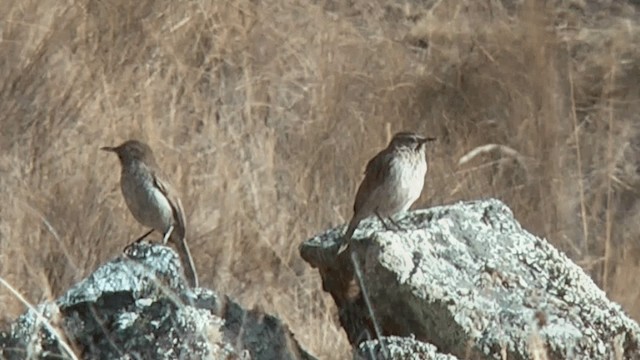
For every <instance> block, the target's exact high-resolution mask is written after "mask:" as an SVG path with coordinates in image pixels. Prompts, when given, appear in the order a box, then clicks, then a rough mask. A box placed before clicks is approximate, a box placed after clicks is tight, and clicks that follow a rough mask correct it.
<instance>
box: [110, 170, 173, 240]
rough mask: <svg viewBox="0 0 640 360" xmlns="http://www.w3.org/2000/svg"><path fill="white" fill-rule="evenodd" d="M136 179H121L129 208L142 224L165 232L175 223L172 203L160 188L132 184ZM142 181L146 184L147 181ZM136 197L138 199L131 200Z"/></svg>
mask: <svg viewBox="0 0 640 360" xmlns="http://www.w3.org/2000/svg"><path fill="white" fill-rule="evenodd" d="M135 180H136V179H134V178H132V177H123V178H122V179H121V185H122V192H123V194H124V198H125V201H126V203H127V206H128V207H129V210H130V211H131V213H132V214H133V216H134V217H135V218H136V220H138V222H140V223H141V224H143V225H145V226H148V227H150V228H153V229H155V230H156V231H158V232H160V233H164V232H165V231H166V230H167V229H168V228H169V227H170V226H171V225H172V224H173V210H172V209H171V204H170V203H169V201H168V200H167V198H166V197H165V196H164V194H163V193H162V192H160V190H158V189H156V188H155V187H153V186H142V184H132V183H131V182H133V181H135ZM142 183H144V184H145V185H146V182H142ZM150 185H151V184H150ZM134 198H135V199H138V201H131V200H129V199H134Z"/></svg>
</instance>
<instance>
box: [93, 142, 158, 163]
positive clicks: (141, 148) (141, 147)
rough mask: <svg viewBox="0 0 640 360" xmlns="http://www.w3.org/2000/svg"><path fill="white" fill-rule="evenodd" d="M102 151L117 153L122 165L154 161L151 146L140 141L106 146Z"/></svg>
mask: <svg viewBox="0 0 640 360" xmlns="http://www.w3.org/2000/svg"><path fill="white" fill-rule="evenodd" d="M100 149H101V150H104V151H110V152H114V153H116V155H118V158H119V159H120V161H121V162H122V163H128V162H132V161H152V160H153V151H151V148H150V147H149V145H147V144H145V143H143V142H141V141H138V140H127V141H125V142H123V143H122V144H120V145H119V146H115V147H112V146H105V147H102V148H100Z"/></svg>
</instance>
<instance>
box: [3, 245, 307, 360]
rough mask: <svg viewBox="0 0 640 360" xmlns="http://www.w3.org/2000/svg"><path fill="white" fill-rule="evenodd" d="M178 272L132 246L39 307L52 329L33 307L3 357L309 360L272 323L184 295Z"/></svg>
mask: <svg viewBox="0 0 640 360" xmlns="http://www.w3.org/2000/svg"><path fill="white" fill-rule="evenodd" d="M181 273H182V269H181V267H180V262H179V258H178V257H177V255H176V253H175V252H173V250H171V249H170V248H168V247H164V246H160V245H149V244H134V245H132V246H131V247H129V249H128V251H127V255H126V256H121V257H118V258H117V259H115V260H113V261H110V262H108V263H107V264H105V265H103V266H102V267H100V268H99V269H98V270H96V271H95V272H94V273H93V274H91V275H90V276H89V277H88V278H87V279H85V280H84V281H82V282H80V283H79V284H77V285H76V286H75V287H73V288H72V289H71V290H69V291H68V292H67V293H66V294H64V295H63V296H62V297H60V298H59V299H58V300H57V301H55V302H49V303H45V304H42V305H40V306H38V307H37V311H38V313H40V314H42V316H43V317H44V318H45V319H47V321H48V324H50V325H51V327H49V328H47V327H45V326H43V325H42V321H38V317H37V316H36V311H34V310H35V309H34V310H29V311H27V312H26V313H25V314H24V315H22V316H20V317H19V318H18V320H17V321H16V322H14V323H13V324H12V326H11V330H10V331H9V332H7V333H3V334H2V335H0V358H3V359H5V358H6V359H24V358H25V357H26V355H25V354H28V353H29V352H31V354H32V355H31V356H30V357H29V358H53V357H55V358H60V357H61V356H63V358H69V359H70V358H73V357H72V356H70V355H68V354H69V353H70V352H73V353H74V354H75V356H76V358H82V359H247V360H248V359H292V360H293V359H313V357H312V356H311V355H309V354H308V353H307V352H306V351H304V350H303V349H302V348H301V347H300V346H299V345H298V343H297V342H296V340H295V339H294V337H293V335H292V334H291V333H290V331H289V330H288V328H287V326H286V325H284V324H283V323H282V322H281V321H280V320H278V319H277V318H275V317H273V316H271V315H267V314H264V313H262V312H260V311H256V310H251V311H246V310H244V309H243V308H241V307H240V306H239V305H238V304H237V303H235V302H233V301H232V300H230V299H229V298H228V297H226V296H220V295H218V294H216V293H215V292H213V291H211V290H208V289H202V288H198V289H193V290H192V289H189V288H188V286H187V283H186V281H185V279H184V277H183V276H181V275H180V274H181ZM59 339H63V342H60V341H59ZM65 344H69V345H68V349H66V350H65V349H64V348H63V346H64V345H65Z"/></svg>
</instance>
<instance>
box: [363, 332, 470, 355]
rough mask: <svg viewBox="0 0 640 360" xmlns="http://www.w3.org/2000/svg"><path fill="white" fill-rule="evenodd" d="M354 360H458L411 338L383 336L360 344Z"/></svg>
mask: <svg viewBox="0 0 640 360" xmlns="http://www.w3.org/2000/svg"><path fill="white" fill-rule="evenodd" d="M353 358H354V360H378V359H386V360H458V358H457V357H455V356H452V355H446V354H442V353H439V352H438V350H437V349H436V347H435V346H433V345H431V344H427V343H423V342H421V341H418V340H416V339H415V338H413V337H400V336H383V337H381V338H380V339H375V340H367V341H363V342H361V343H360V345H359V346H358V349H357V351H356V352H355V354H354V357H353Z"/></svg>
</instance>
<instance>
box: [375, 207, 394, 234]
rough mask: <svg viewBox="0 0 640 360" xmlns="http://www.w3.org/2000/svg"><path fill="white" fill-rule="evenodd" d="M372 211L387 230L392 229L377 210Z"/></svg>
mask: <svg viewBox="0 0 640 360" xmlns="http://www.w3.org/2000/svg"><path fill="white" fill-rule="evenodd" d="M374 213H375V214H376V216H377V217H378V220H380V222H381V223H382V225H384V228H385V229H387V231H393V229H392V228H391V227H390V226H389V225H387V222H386V221H384V218H383V217H382V215H380V213H379V212H378V210H376V211H374Z"/></svg>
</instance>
